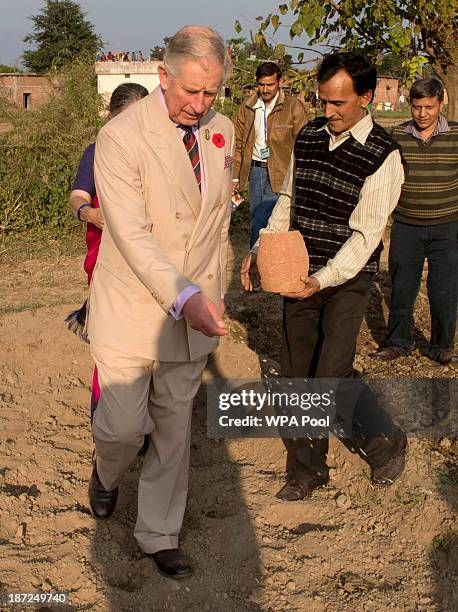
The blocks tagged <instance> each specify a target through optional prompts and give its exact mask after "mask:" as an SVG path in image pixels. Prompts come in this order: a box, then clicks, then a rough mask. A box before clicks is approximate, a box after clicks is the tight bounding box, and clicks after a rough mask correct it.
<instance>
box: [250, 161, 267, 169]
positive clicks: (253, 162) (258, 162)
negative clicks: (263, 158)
mask: <svg viewBox="0 0 458 612" xmlns="http://www.w3.org/2000/svg"><path fill="white" fill-rule="evenodd" d="M251 165H252V166H258V167H259V168H267V162H260V161H257V160H256V159H253V160H251Z"/></svg>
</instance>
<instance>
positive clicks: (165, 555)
mask: <svg viewBox="0 0 458 612" xmlns="http://www.w3.org/2000/svg"><path fill="white" fill-rule="evenodd" d="M151 557H152V558H153V559H154V561H155V563H156V565H157V569H158V570H159V573H160V574H162V576H165V577H166V578H175V579H177V578H187V577H188V576H190V575H191V574H192V567H191V563H190V561H189V559H188V557H187V556H186V555H185V554H184V552H183V551H182V550H180V549H179V548H170V549H166V550H159V551H158V552H156V553H153V554H152V555H151Z"/></svg>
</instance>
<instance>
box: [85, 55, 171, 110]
mask: <svg viewBox="0 0 458 612" xmlns="http://www.w3.org/2000/svg"><path fill="white" fill-rule="evenodd" d="M160 63H161V62H151V61H145V62H96V63H95V74H96V75H97V88H98V92H99V94H101V95H102V96H103V97H104V99H105V102H106V104H107V106H108V103H109V101H110V98H111V94H112V93H113V91H114V90H115V89H116V87H117V86H118V85H121V83H129V82H131V83H138V84H139V85H143V86H144V87H146V89H147V90H148V91H149V92H150V93H151V92H152V91H153V89H155V88H156V87H157V86H158V85H159V75H158V72H157V68H158V66H159V64H160Z"/></svg>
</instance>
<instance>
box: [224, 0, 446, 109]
mask: <svg viewBox="0 0 458 612" xmlns="http://www.w3.org/2000/svg"><path fill="white" fill-rule="evenodd" d="M283 17H285V18H286V19H288V18H289V19H290V20H291V17H292V18H293V20H292V23H290V24H289V34H290V37H291V39H294V38H300V37H302V36H305V35H307V36H308V38H309V39H310V43H311V44H317V45H318V44H322V45H323V44H325V45H326V44H327V45H330V46H343V47H346V48H348V49H351V48H360V49H363V50H364V51H366V52H367V53H369V54H370V55H371V56H372V58H373V59H374V60H375V61H378V62H379V61H380V60H381V57H382V56H383V55H384V54H386V53H393V54H396V55H399V56H400V57H402V60H403V66H404V68H405V69H406V71H407V72H408V75H409V76H410V77H411V78H413V77H415V76H416V74H418V73H419V72H421V69H422V66H423V64H424V63H425V62H426V61H427V62H429V64H430V66H431V68H432V71H433V72H434V73H435V74H437V75H438V76H439V77H440V78H441V79H442V81H443V82H444V85H445V86H446V88H447V92H448V95H449V107H448V114H449V117H450V118H452V119H458V62H457V60H458V0H396V1H394V0H324V1H323V0H291V1H290V2H289V5H288V4H280V5H279V7H278V12H277V13H270V14H269V15H267V16H266V17H265V18H264V17H262V18H261V19H262V22H261V25H260V28H259V31H258V33H257V40H258V42H259V43H260V44H264V43H265V34H264V33H265V32H266V30H267V29H268V28H273V30H274V32H275V31H276V30H277V29H278V28H279V27H280V26H282V25H284V24H283V23H282V20H283ZM239 27H240V24H238V23H237V22H236V30H237V31H240V30H239Z"/></svg>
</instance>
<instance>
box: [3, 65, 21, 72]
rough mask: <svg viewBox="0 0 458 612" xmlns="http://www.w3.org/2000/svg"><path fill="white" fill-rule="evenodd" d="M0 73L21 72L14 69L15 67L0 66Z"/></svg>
mask: <svg viewBox="0 0 458 612" xmlns="http://www.w3.org/2000/svg"><path fill="white" fill-rule="evenodd" d="M0 72H3V73H7V72H21V70H19V68H16V66H7V65H6V64H0Z"/></svg>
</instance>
